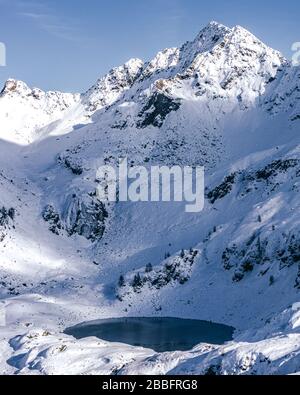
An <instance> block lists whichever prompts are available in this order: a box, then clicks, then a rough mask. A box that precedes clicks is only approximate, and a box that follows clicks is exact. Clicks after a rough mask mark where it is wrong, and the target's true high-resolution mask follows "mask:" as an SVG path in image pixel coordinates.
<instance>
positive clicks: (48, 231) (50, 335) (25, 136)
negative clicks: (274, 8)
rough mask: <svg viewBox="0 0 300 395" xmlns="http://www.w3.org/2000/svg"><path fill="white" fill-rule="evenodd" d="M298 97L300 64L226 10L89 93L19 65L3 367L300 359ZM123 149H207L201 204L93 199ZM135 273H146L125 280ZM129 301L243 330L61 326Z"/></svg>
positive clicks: (293, 364) (136, 307)
mask: <svg viewBox="0 0 300 395" xmlns="http://www.w3.org/2000/svg"><path fill="white" fill-rule="evenodd" d="M299 103H300V70H299V68H295V67H292V66H291V64H290V63H289V62H288V61H287V60H286V59H284V57H283V56H282V55H281V54H280V53H279V52H277V51H275V50H273V49H271V48H269V47H267V46H266V45H265V44H263V43H262V42H261V41H260V40H258V39H257V38H256V37H255V36H253V35H252V34H251V33H249V32H248V31H246V30H245V29H243V28H242V27H240V26H237V27H234V28H232V29H230V28H227V27H225V26H223V25H220V24H218V23H216V22H211V23H210V24H209V25H208V26H206V27H205V28H204V29H203V30H202V31H201V32H200V33H199V35H198V36H197V37H196V39H195V40H193V41H191V42H188V43H186V44H184V45H183V46H182V47H181V48H171V49H166V50H164V51H162V52H160V53H158V55H157V56H156V57H155V58H154V59H153V60H152V61H150V62H146V63H144V62H142V61H141V60H138V59H133V60H130V61H129V62H128V63H126V64H125V65H123V66H121V67H118V68H115V69H113V70H112V71H111V72H110V73H109V74H108V75H107V76H104V77H103V78H101V79H99V80H98V81H97V83H96V84H95V85H94V86H93V87H92V88H91V89H89V90H88V91H87V92H86V93H84V94H81V95H79V94H78V95H71V94H63V93H51V92H49V93H44V92H41V91H39V90H37V89H33V90H32V89H30V88H28V87H27V86H26V84H24V83H22V82H17V81H14V80H9V81H8V82H7V83H6V85H5V88H4V90H3V91H2V94H1V97H0V125H1V129H0V138H1V141H0V152H1V155H0V169H1V171H0V191H1V195H0V196H1V198H0V253H1V257H2V259H1V262H0V281H1V285H0V286H1V288H0V297H1V306H2V311H3V314H2V315H3V316H5V320H6V323H5V325H4V326H3V327H0V339H1V341H0V349H1V364H0V371H2V372H3V373H7V374H11V373H19V374H30V373H32V374H36V373H40V374H58V373H73V374H85V373H88V374H99V373H108V374H112V373H117V374H139V373H146V374H148V373H149V374H150V373H151V374H158V373H161V374H168V373H170V374H171V373H175V374H181V373H188V374H276V373H280V374H295V373H298V372H299V371H300V356H299V352H300V333H299V308H298V307H297V305H294V307H293V308H292V305H293V304H295V303H296V302H298V301H299V290H300V226H299V225H300V224H299V218H300V216H299V199H298V193H299V188H300V148H299V147H300V145H299V138H300V136H299V131H300V123H299V121H300V104H299ZM16 114H17V116H16ZM125 156H127V157H128V160H129V162H130V163H131V164H132V165H133V164H134V165H143V166H146V167H149V166H151V165H159V164H164V165H170V166H171V165H178V164H179V165H193V166H196V165H204V166H205V168H206V205H205V209H204V211H203V212H202V213H198V214H188V213H186V212H185V204H181V203H120V202H119V203H116V204H107V203H106V204H105V205H104V204H102V203H101V202H99V201H98V200H97V197H96V196H95V188H96V187H97V185H98V184H97V179H96V171H97V168H98V167H99V166H100V165H103V164H116V163H117V162H118V159H119V158H120V157H125ZM2 206H3V209H1V207H2ZM182 249H183V250H184V255H183V256H182V253H181V252H180V251H181V250H182ZM191 257H192V258H191ZM149 263H151V265H152V267H153V271H152V272H151V273H150V274H149V273H145V268H146V266H147V264H149ZM137 273H140V275H141V276H142V278H143V280H144V281H143V284H141V285H140V286H138V287H133V286H132V280H133V278H134V276H135V275H136V274H137ZM120 275H123V276H124V278H125V286H124V287H118V280H119V277H120ZM121 316H174V317H180V318H196V319H202V320H211V321H214V322H220V323H225V324H229V325H232V326H234V327H235V328H237V332H236V335H235V339H234V341H233V342H231V343H229V344H226V345H225V346H222V347H216V346H212V345H199V346H198V347H196V348H195V349H194V350H192V351H191V352H189V353H180V352H177V353H166V354H155V353H154V352H153V351H151V350H142V349H135V348H132V347H127V346H124V345H118V344H115V345H112V344H108V343H106V342H102V341H98V340H96V339H86V340H83V341H76V340H74V339H72V338H70V337H68V336H66V335H62V334H61V332H62V331H63V330H64V329H65V328H66V327H67V326H70V325H72V324H77V323H79V322H83V321H87V320H89V319H91V320H93V319H99V318H110V317H121ZM66 365H68V368H66Z"/></svg>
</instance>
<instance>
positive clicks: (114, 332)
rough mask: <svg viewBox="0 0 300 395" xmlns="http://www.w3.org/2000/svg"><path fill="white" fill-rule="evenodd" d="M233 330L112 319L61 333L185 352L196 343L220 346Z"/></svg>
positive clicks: (174, 322) (193, 323)
mask: <svg viewBox="0 0 300 395" xmlns="http://www.w3.org/2000/svg"><path fill="white" fill-rule="evenodd" d="M233 332H234V328H232V327H229V326H226V325H222V324H215V323H212V322H207V321H198V320H184V319H178V318H116V319H107V320H99V321H91V322H85V323H82V324H79V325H76V326H74V327H72V328H68V329H67V330H66V331H65V333H66V334H68V335H71V336H74V337H75V338H76V339H83V338H86V337H91V336H94V337H97V338H99V339H102V340H106V341H109V342H117V343H125V344H129V345H132V346H139V347H144V348H150V349H152V350H155V351H157V352H165V351H177V350H178V351H187V350H190V349H192V348H193V347H194V346H196V345H197V344H199V343H210V344H224V343H225V342H227V341H230V340H232V336H233Z"/></svg>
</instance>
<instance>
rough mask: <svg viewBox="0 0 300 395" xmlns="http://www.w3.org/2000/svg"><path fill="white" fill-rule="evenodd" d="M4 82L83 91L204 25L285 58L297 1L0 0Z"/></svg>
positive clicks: (297, 28) (295, 31) (296, 28)
mask: <svg viewBox="0 0 300 395" xmlns="http://www.w3.org/2000/svg"><path fill="white" fill-rule="evenodd" d="M0 16H1V19H0V20H1V23H0V42H3V43H5V45H6V48H7V67H0V85H2V84H3V83H4V81H5V80H6V79H7V78H8V77H13V78H17V79H21V80H23V81H26V82H27V83H28V84H29V85H30V86H38V87H40V88H42V89H45V90H47V89H51V90H55V89H57V90H64V91H72V92H76V91H79V92H82V91H85V90H86V89H87V88H88V87H89V86H90V85H91V84H93V83H94V82H95V81H96V79H97V78H98V77H99V76H101V75H103V74H104V73H106V72H107V71H108V70H109V69H110V68H111V67H114V66H117V65H119V64H122V63H124V62H125V61H126V60H128V59H129V58H132V57H139V58H142V59H144V60H148V59H150V58H152V57H153V56H154V55H155V53H156V52H157V51H158V50H161V49H164V48H167V47H171V46H178V45H181V44H182V43H184V42H185V41H187V40H190V39H193V38H194V37H195V35H196V34H197V33H198V32H199V30H200V29H201V28H202V27H204V26H205V25H206V24H207V23H208V22H209V21H211V20H216V21H218V22H221V23H223V24H225V25H227V26H234V25H237V24H239V25H242V26H244V27H245V28H247V29H249V30H250V31H251V32H252V33H254V34H255V35H257V36H258V37H259V38H261V39H262V40H263V41H264V42H266V43H267V44H268V45H270V46H272V47H274V48H276V49H279V50H281V51H282V52H283V53H284V55H285V56H287V57H289V58H290V57H291V55H292V53H291V45H292V43H293V42H295V41H300V23H299V18H300V2H299V0H286V1H282V0H280V1H279V0H259V1H258V0H252V1H244V0H243V1H241V0H239V1H237V0H213V1H208V0H206V1H202V0H110V1H108V0H107V1H106V0H39V1H38V0H0Z"/></svg>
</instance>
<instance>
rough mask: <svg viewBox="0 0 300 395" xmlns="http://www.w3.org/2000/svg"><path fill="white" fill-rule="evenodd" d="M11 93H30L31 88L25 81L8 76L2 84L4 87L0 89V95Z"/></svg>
mask: <svg viewBox="0 0 300 395" xmlns="http://www.w3.org/2000/svg"><path fill="white" fill-rule="evenodd" d="M13 93H17V94H20V95H27V94H28V93H31V89H30V88H29V87H28V85H26V84H25V82H23V81H19V80H16V79H14V78H9V79H8V80H7V81H6V82H5V84H4V87H3V89H2V91H1V96H3V95H5V94H13Z"/></svg>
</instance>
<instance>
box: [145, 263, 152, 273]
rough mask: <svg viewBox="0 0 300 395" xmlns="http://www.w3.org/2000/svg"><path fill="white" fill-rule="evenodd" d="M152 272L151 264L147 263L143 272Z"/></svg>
mask: <svg viewBox="0 0 300 395" xmlns="http://www.w3.org/2000/svg"><path fill="white" fill-rule="evenodd" d="M152 270H153V267H152V264H151V263H148V264H147V266H146V270H145V272H146V273H151V272H152Z"/></svg>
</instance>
